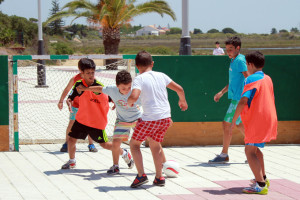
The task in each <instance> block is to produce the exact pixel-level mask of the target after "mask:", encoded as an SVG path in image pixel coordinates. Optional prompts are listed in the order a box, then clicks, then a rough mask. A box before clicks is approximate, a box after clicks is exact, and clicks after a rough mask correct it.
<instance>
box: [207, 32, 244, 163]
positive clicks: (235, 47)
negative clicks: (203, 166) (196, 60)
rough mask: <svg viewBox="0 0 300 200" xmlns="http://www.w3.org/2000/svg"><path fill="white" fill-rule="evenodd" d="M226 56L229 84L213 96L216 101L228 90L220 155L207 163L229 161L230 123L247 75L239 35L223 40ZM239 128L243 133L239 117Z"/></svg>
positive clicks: (237, 123)
mask: <svg viewBox="0 0 300 200" xmlns="http://www.w3.org/2000/svg"><path fill="white" fill-rule="evenodd" d="M225 45H226V51H227V54H228V57H229V58H230V59H231V62H230V66H229V84H228V85H226V86H225V87H224V88H223V89H222V90H221V91H220V92H218V93H217V94H216V95H215V96H214V101H215V102H218V101H219V100H220V98H221V97H222V96H223V95H224V94H225V93H226V92H228V99H230V100H231V103H230V105H229V108H228V110H227V113H226V115H225V118H224V121H223V130H224V134H223V149H222V152H221V154H220V155H217V156H216V157H215V158H214V159H212V160H209V161H208V162H209V163H226V162H229V156H228V149H229V145H230V142H231V138H232V135H230V134H229V130H230V125H231V122H232V118H233V116H234V113H235V110H236V107H237V105H238V103H239V100H240V98H241V95H242V92H243V88H244V81H245V78H247V76H249V74H248V71H247V65H246V59H245V56H244V55H242V54H240V49H241V45H242V43H241V40H240V38H239V37H236V36H235V37H231V38H229V39H228V40H226V42H225ZM236 125H237V127H238V128H239V130H240V131H241V132H242V133H243V134H244V126H243V124H242V121H241V118H240V117H239V118H238V120H237V121H236Z"/></svg>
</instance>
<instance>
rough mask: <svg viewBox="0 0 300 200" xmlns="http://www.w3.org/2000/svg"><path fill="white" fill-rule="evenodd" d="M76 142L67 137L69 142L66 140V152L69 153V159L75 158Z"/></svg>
mask: <svg viewBox="0 0 300 200" xmlns="http://www.w3.org/2000/svg"><path fill="white" fill-rule="evenodd" d="M76 142H77V139H76V138H73V137H69V140H68V152H69V157H70V159H74V158H75V152H76Z"/></svg>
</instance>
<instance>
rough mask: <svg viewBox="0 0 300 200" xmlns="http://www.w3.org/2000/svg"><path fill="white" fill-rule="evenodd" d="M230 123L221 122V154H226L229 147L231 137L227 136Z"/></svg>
mask: <svg viewBox="0 0 300 200" xmlns="http://www.w3.org/2000/svg"><path fill="white" fill-rule="evenodd" d="M230 125H231V123H229V122H225V121H223V131H224V133H223V149H222V153H226V154H228V149H229V145H230V142H231V138H232V135H230V134H229V129H230Z"/></svg>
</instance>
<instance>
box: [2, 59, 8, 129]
mask: <svg viewBox="0 0 300 200" xmlns="http://www.w3.org/2000/svg"><path fill="white" fill-rule="evenodd" d="M8 102H9V95H8V56H6V55H4V56H0V125H8V123H9V108H8Z"/></svg>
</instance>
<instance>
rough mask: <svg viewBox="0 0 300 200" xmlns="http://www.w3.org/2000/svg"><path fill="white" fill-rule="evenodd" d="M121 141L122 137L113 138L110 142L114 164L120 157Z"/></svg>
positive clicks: (117, 162)
mask: <svg viewBox="0 0 300 200" xmlns="http://www.w3.org/2000/svg"><path fill="white" fill-rule="evenodd" d="M121 143H122V139H119V138H118V139H113V142H112V156H113V162H114V165H118V164H119V157H120V149H121V148H120V146H121Z"/></svg>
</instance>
